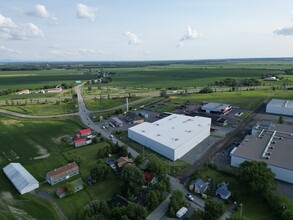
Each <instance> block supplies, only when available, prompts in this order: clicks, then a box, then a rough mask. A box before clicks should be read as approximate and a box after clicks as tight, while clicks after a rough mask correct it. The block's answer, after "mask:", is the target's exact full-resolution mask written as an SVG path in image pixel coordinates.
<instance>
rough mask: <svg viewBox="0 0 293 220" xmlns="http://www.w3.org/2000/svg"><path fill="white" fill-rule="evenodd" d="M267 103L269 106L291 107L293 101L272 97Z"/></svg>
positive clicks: (292, 106) (292, 107)
mask: <svg viewBox="0 0 293 220" xmlns="http://www.w3.org/2000/svg"><path fill="white" fill-rule="evenodd" d="M268 105H269V106H271V107H279V108H289V109H293V101H292V100H284V99H272V100H271V101H270V102H269V104H268Z"/></svg>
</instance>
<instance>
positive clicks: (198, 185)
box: [189, 178, 208, 194]
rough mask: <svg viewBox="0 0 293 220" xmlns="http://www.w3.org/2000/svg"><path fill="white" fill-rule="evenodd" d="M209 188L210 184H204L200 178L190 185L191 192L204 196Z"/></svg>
mask: <svg viewBox="0 0 293 220" xmlns="http://www.w3.org/2000/svg"><path fill="white" fill-rule="evenodd" d="M207 188H208V183H206V182H204V181H203V180H202V179H200V178H198V179H196V180H192V181H191V183H190V185H189V190H191V191H194V192H195V193H200V194H203V193H204V192H205V191H206V190H207Z"/></svg>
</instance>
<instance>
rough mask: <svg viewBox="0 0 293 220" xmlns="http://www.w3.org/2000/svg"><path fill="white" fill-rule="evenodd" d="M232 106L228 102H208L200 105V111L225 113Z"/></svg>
mask: <svg viewBox="0 0 293 220" xmlns="http://www.w3.org/2000/svg"><path fill="white" fill-rule="evenodd" d="M231 108H232V106H231V105H230V104H221V103H213V102H211V103H208V104H205V105H203V106H202V107H201V110H202V111H205V112H207V113H225V112H228V111H230V109H231Z"/></svg>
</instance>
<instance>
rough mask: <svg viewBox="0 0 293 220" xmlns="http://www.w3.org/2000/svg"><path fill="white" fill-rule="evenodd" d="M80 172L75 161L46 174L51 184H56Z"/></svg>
mask: <svg viewBox="0 0 293 220" xmlns="http://www.w3.org/2000/svg"><path fill="white" fill-rule="evenodd" d="M77 174H79V168H78V166H77V164H76V163H75V162H73V163H70V164H67V165H65V166H63V167H59V168H57V169H55V170H52V171H50V172H48V173H47V174H46V180H47V182H48V183H49V184H51V185H55V184H57V183H59V182H62V181H63V180H66V179H69V178H70V177H72V176H75V175H77Z"/></svg>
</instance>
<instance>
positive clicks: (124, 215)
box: [112, 202, 147, 220]
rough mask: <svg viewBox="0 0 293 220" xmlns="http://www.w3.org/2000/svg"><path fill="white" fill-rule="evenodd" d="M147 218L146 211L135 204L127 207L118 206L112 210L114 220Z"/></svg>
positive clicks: (140, 219) (129, 204) (131, 203)
mask: <svg viewBox="0 0 293 220" xmlns="http://www.w3.org/2000/svg"><path fill="white" fill-rule="evenodd" d="M146 216H147V212H146V210H145V209H144V208H143V207H142V206H140V205H138V204H135V203H133V202H130V203H128V205H127V206H118V207H115V208H113V209H112V219H114V220H143V219H145V218H146Z"/></svg>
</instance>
